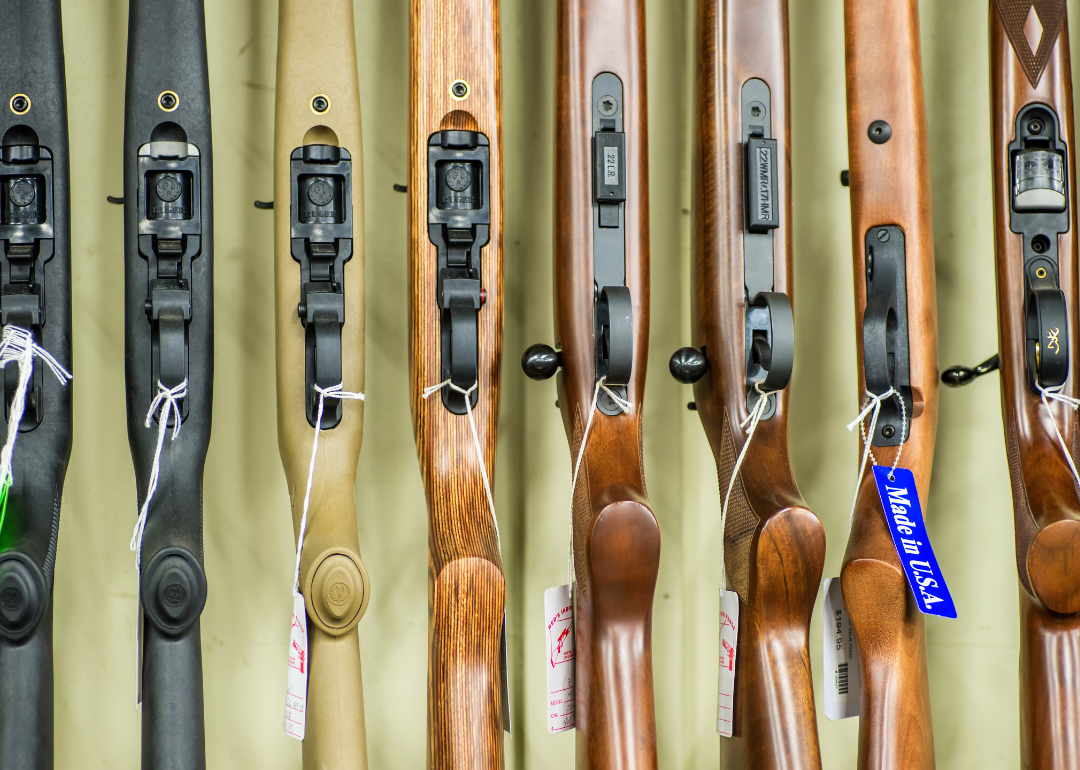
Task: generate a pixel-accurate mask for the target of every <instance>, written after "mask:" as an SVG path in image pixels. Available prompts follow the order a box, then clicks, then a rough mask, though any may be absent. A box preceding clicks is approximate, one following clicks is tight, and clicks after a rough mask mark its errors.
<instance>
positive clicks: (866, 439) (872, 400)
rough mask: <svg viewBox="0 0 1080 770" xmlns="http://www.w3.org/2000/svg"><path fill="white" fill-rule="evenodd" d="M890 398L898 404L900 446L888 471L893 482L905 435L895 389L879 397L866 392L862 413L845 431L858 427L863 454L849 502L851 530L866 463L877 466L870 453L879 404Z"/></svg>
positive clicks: (902, 410) (903, 409)
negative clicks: (867, 420)
mask: <svg viewBox="0 0 1080 770" xmlns="http://www.w3.org/2000/svg"><path fill="white" fill-rule="evenodd" d="M890 397H894V398H896V400H897V401H898V402H899V403H900V444H899V445H898V446H897V447H896V458H895V459H894V460H893V464H892V470H891V471H889V480H890V481H891V480H893V471H895V470H896V469H897V468H898V467H899V465H900V455H901V454H902V453H903V451H904V436H905V434H906V433H907V407H906V406H905V405H904V399H903V397H902V396H901V395H900V393H899V392H898V391H897V390H896V388H893V387H890V388H889V389H888V390H887V391H885V392H884V393H882V394H881V395H880V396H877V395H874V394H873V393H871V392H870V391H866V401H865V402H863V408H862V411H861V412H859V416H858V417H856V418H855V419H854V420H852V421H851V422H849V423H848V425H847V429H848V430H849V431H850V430H855V426H856V425H858V426H859V435H860V436H862V441H863V454H862V459H861V460H860V461H859V475H858V477H856V479H855V495H854V498H853V499H852V501H851V515H850V516H849V517H848V529H851V525H852V524H853V523H854V521H855V505H856V503H858V501H859V488H860V487H861V486H862V480H863V475H864V474H865V473H866V461H867V459H869V460H870V462H871V463H873V464H874V465H877V459H875V457H874V455H873V453H872V452H871V451H870V449H871V447H872V446H873V437H874V431H876V430H877V421H878V417H879V416H880V415H881V403H882V402H883V401H884V400H885V399H887V398H890ZM868 414H869V415H870V429H869V431H868V430H866V429H865V427H864V425H863V420H865V419H866V415H868Z"/></svg>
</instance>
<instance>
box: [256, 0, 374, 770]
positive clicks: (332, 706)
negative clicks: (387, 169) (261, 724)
mask: <svg viewBox="0 0 1080 770" xmlns="http://www.w3.org/2000/svg"><path fill="white" fill-rule="evenodd" d="M278 8H279V16H278V66H277V93H276V110H275V119H274V200H275V203H276V205H275V207H274V244H275V248H274V252H275V270H274V277H275V281H274V289H275V304H276V317H275V321H276V323H275V331H276V346H277V410H278V447H279V449H280V451H281V459H282V463H283V465H284V467H285V476H286V479H287V480H288V483H289V495H290V498H291V500H292V519H293V538H294V542H295V538H296V537H297V535H298V533H299V527H300V519H301V516H302V514H303V505H304V493H305V489H306V485H307V478H308V467H309V463H310V462H311V447H312V440H313V438H314V427H313V418H310V417H309V412H310V411H311V410H312V407H313V405H315V404H317V403H318V397H317V395H316V394H315V393H314V391H313V390H311V389H309V388H308V383H307V378H308V369H309V368H312V367H315V366H316V365H317V364H316V363H313V362H312V360H311V353H312V351H310V350H308V347H309V341H310V340H311V339H314V337H311V336H310V335H309V336H305V327H304V325H303V324H302V323H301V320H300V319H299V318H297V309H298V306H300V305H301V304H302V297H306V296H307V295H302V289H301V265H300V263H299V262H298V260H297V259H296V258H295V256H294V252H295V251H296V250H297V248H299V249H300V250H301V251H303V250H305V249H306V250H307V253H309V254H310V253H311V246H310V244H309V243H306V242H304V241H301V242H300V245H299V246H297V244H296V243H295V242H294V241H293V236H294V234H299V233H300V231H299V230H297V232H296V233H294V232H293V227H294V225H293V216H292V214H293V211H292V208H293V207H295V206H297V205H302V206H304V207H307V208H310V207H311V206H312V205H313V202H314V201H315V198H312V197H311V196H310V195H309V196H306V199H305V197H300V195H301V194H302V193H303V192H304V191H300V192H298V191H297V190H293V189H292V188H293V185H294V184H298V185H299V184H302V182H301V181H298V180H303V177H302V176H297V177H296V180H294V173H293V171H292V164H293V162H294V161H295V160H296V157H300V153H299V152H298V151H300V150H301V148H304V147H309V148H311V147H320V146H322V147H327V146H329V147H336V148H340V151H341V152H340V157H343V158H344V157H345V153H348V157H349V158H351V161H350V162H351V180H352V183H351V189H346V190H345V191H344V196H345V200H344V202H343V201H342V200H341V197H342V193H340V192H335V194H334V197H333V198H332V199H331V200H330V202H329V205H328V206H327V208H333V209H336V210H337V213H336V214H335V216H336V218H337V219H340V220H341V223H342V224H343V225H344V226H345V227H346V230H347V232H346V233H345V234H346V235H348V236H349V237H351V249H352V256H351V257H349V258H348V260H347V261H346V262H345V263H344V269H343V274H342V275H335V276H334V277H333V279H334V280H336V281H337V282H339V283H340V285H341V286H342V287H343V290H344V324H343V325H342V326H341V327H340V328H341V344H340V355H341V362H340V365H341V368H340V372H336V371H335V372H334V374H336V375H338V376H340V382H341V383H342V385H343V389H344V390H345V391H351V392H363V390H364V187H363V180H364V173H363V169H364V164H363V152H362V146H361V136H360V96H359V86H358V78H357V71H356V43H355V37H354V31H353V6H352V2H351V0H326V1H325V2H322V3H320V4H319V8H318V13H317V14H316V13H312V7H311V5H310V3H306V2H303V0H280V3H279V6H278ZM318 97H324V98H325V99H326V102H325V104H324V103H322V102H318V101H317V98H318ZM320 108H321V109H320ZM294 153H295V154H296V157H294ZM309 173H310V172H309ZM346 187H348V186H347V185H346ZM294 193H296V194H295V195H294ZM297 201H299V204H298V203H297ZM290 202H292V203H290ZM317 213H324V212H317ZM330 218H331V217H326V216H323V217H321V220H320V221H326V220H328V219H330ZM306 234H311V233H306ZM341 234H342V233H340V232H339V233H337V235H341ZM331 242H332V243H334V242H333V241H331ZM335 248H337V249H338V250H339V252H340V250H341V249H342V248H348V246H346V245H345V244H344V243H343V241H341V240H337V241H336V246H335ZM313 280H314V279H313ZM311 323H313V322H311V321H309V325H310V324H311ZM320 344H321V343H320ZM330 347H331V348H332V347H333V345H332V344H331V345H330ZM333 356H334V352H333V351H332V350H328V351H327V352H326V353H325V354H324V357H328V358H332V357H333ZM314 360H315V362H317V361H319V360H320V358H319V355H318V353H317V348H316V352H315V354H314ZM332 379H334V380H335V382H328V381H324V382H321V383H319V384H320V385H321V387H324V388H325V387H329V386H330V385H334V384H337V382H336V380H337V378H336V377H333V378H332ZM338 404H340V422H339V423H337V424H334V422H335V421H336V414H337V410H338ZM363 417H364V403H363V402H362V401H355V400H350V401H340V402H339V401H338V400H337V399H327V400H326V416H324V419H323V431H322V434H321V437H320V439H319V453H318V457H317V460H316V464H315V472H314V478H313V482H312V487H311V503H310V508H309V513H308V521H307V528H306V534H305V539H304V547H303V548H304V552H303V559H302V561H301V565H300V592H301V593H302V594H303V595H304V601H305V605H306V607H307V615H308V638H309V661H310V667H309V675H308V697H307V725H306V736H305V738H304V749H303V756H304V767H305V768H308V769H309V770H324V768H325V769H327V770H331V769H333V770H338V769H341V770H344V769H345V768H349V769H350V770H352V769H353V768H366V767H367V738H366V732H365V727H364V698H363V687H362V682H361V670H360V648H359V632H358V630H357V627H358V624H359V622H360V619H361V617H363V615H364V612H365V610H366V609H367V606H368V602H369V601H370V598H371V583H370V580H369V578H368V574H367V569H366V568H365V566H364V563H363V561H362V559H361V557H360V542H359V536H358V533H357V524H356V490H355V487H356V464H357V461H358V459H359V455H360V442H361V438H362V434H363Z"/></svg>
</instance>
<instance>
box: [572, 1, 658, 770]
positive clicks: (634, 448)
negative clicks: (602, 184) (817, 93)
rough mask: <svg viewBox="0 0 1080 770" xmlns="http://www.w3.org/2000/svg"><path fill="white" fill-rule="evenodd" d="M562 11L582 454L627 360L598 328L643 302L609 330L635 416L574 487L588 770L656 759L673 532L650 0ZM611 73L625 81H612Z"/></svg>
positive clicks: (615, 418)
mask: <svg viewBox="0 0 1080 770" xmlns="http://www.w3.org/2000/svg"><path fill="white" fill-rule="evenodd" d="M557 14H558V15H557V46H558V48H557V55H556V118H555V236H554V240H555V242H554V249H555V259H554V271H555V280H554V284H555V287H556V288H555V340H556V347H557V348H559V349H560V351H561V362H562V372H561V373H560V375H559V377H558V380H557V383H558V393H559V404H560V405H561V409H562V418H563V427H564V428H565V430H566V437H567V441H568V442H569V444H570V451H571V460H572V461H573V460H576V458H577V457H578V455H579V452H581V443H582V440H583V438H584V435H583V434H584V432H585V426H586V424H587V423H588V421H589V419H590V409H591V408H592V404H593V397H594V393H595V392H596V387H597V380H598V378H599V377H600V376H601V375H602V374H603V371H604V368H605V367H606V371H607V372H608V374H609V376H610V374H611V373H612V372H613V371H614V369H615V368H616V366H614V365H613V364H614V363H616V362H614V359H613V357H611V356H610V353H611V349H608V350H604V348H603V343H602V342H600V340H598V334H597V324H598V323H600V324H603V323H604V322H605V319H604V312H605V310H607V312H608V313H610V316H611V318H612V319H614V317H615V314H616V310H615V308H616V305H615V304H614V296H616V294H615V293H614V292H618V293H622V294H624V295H626V300H624V301H627V302H629V304H630V306H631V308H632V313H631V319H632V320H631V322H630V325H629V329H626V328H625V327H624V328H623V329H622V330H619V329H617V328H616V327H614V320H612V326H611V327H609V329H608V332H607V334H608V335H609V340H610V344H611V346H612V347H614V348H618V349H622V350H629V352H630V357H629V359H630V363H632V368H631V369H630V370H629V372H628V374H629V376H628V377H626V378H625V380H624V381H622V382H620V381H619V379H612V380H611V382H612V383H613V385H614V386H615V387H616V389H618V387H619V386H623V387H624V388H625V393H624V394H621V395H622V397H623V398H624V399H625V400H626V401H627V402H628V403H629V404H630V411H629V413H626V412H620V410H619V409H617V408H611V407H612V404H611V403H606V404H605V400H606V398H605V399H602V400H601V401H600V402H599V404H600V405H599V406H597V409H596V413H595V414H593V416H592V426H591V428H590V430H589V434H588V440H587V442H586V445H585V448H584V451H583V452H581V465H580V472H579V475H578V479H577V486H576V488H575V489H574V498H573V511H572V517H573V531H574V535H573V544H574V552H573V559H574V574H575V576H576V585H575V589H574V598H575V601H576V613H575V628H576V636H577V638H576V643H575V650H576V654H577V659H576V664H575V666H576V671H577V676H576V682H577V694H576V704H577V713H576V727H577V766H578V767H579V768H617V767H634V768H648V767H654V768H655V767H656V766H657V755H656V715H655V705H654V700H653V679H652V602H653V594H654V592H655V589H656V579H657V574H658V571H659V565H660V530H659V527H658V526H657V523H656V518H655V517H654V516H653V513H652V511H651V509H650V507H649V500H648V496H647V494H646V492H645V479H644V470H643V467H642V447H641V426H642V422H641V416H642V405H643V397H644V392H645V372H646V361H647V359H648V350H649V344H648V343H649V333H648V330H649V206H648V162H647V152H648V132H647V123H648V120H647V117H648V111H647V105H646V80H645V6H644V3H643V2H641V0H560V2H559V3H558V11H557ZM605 73H607V75H606V76H605ZM611 76H614V78H617V84H616V82H615V81H613V80H607V81H605V80H603V78H605V77H607V78H611ZM612 90H614V91H617V92H620V93H618V94H616V96H617V99H618V100H621V105H620V104H617V103H616V104H615V106H614V108H610V109H614V110H615V111H614V112H613V113H612V114H611V117H610V120H611V121H612V123H611V124H610V125H607V124H605V123H604V122H603V121H604V120H605V118H604V116H605V115H606V114H607V113H606V112H604V111H600V110H601V108H600V107H599V106H598V104H599V100H602V99H603V96H599V97H598V94H604V93H610V92H611V91H612ZM620 120H621V125H620V124H619V123H618V121H620ZM612 129H613V130H614V131H615V132H621V133H622V134H623V136H624V142H625V145H624V150H623V156H622V157H623V159H624V163H623V168H622V169H618V168H616V174H618V173H620V172H621V173H622V174H623V179H622V182H623V184H624V186H625V202H624V203H622V204H621V207H620V208H621V211H619V213H618V217H619V218H618V220H617V221H618V223H619V224H620V226H621V227H620V230H621V235H622V244H621V245H620V246H617V247H614V248H613V247H612V246H611V244H610V241H607V240H605V238H606V237H607V236H606V234H605V233H604V231H603V230H601V229H600V228H599V227H597V224H598V222H599V221H600V220H598V217H599V216H600V214H599V207H600V206H601V203H600V202H598V201H597V198H598V196H599V195H600V193H598V191H597V189H596V188H595V187H594V184H593V183H594V152H593V148H594V142H600V141H606V140H604V139H602V138H597V137H602V134H603V133H604V132H605V131H608V130H612ZM606 152H607V149H606V146H605V154H606ZM596 154H597V156H599V155H600V150H599V149H597V150H596ZM603 205H605V206H611V205H612V204H610V203H603ZM600 227H603V225H602V224H601V225H600ZM609 229H614V228H609ZM620 274H621V279H620ZM620 284H621V285H620ZM623 286H625V288H623ZM604 297H607V298H608V299H607V303H605V300H604ZM616 331H618V332H619V334H620V335H621V336H622V337H623V339H622V340H616V339H615V335H616ZM627 332H629V334H630V335H631V336H629V337H627V336H626V334H627ZM603 334H604V332H601V334H600V337H601V338H603ZM598 348H599V350H598ZM605 356H608V359H607V360H606V361H604V360H602V359H604V357H605ZM598 360H599V363H600V366H599V367H598Z"/></svg>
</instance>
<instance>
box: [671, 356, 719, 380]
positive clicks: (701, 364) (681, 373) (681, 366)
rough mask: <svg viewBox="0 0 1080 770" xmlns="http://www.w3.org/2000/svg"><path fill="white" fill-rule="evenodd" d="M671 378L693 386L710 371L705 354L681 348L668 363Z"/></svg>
mask: <svg viewBox="0 0 1080 770" xmlns="http://www.w3.org/2000/svg"><path fill="white" fill-rule="evenodd" d="M668 368H669V369H670V370H671V376H672V377H674V378H675V379H676V380H678V381H679V382H681V383H683V384H684V385H693V384H694V383H695V382H697V381H698V380H700V379H701V378H702V377H704V376H705V372H707V371H709V362H708V360H707V359H706V358H705V353H703V352H702V351H700V350H698V349H697V348H679V349H678V350H676V351H675V353H674V354H673V355H672V356H671V361H670V362H669V363H668Z"/></svg>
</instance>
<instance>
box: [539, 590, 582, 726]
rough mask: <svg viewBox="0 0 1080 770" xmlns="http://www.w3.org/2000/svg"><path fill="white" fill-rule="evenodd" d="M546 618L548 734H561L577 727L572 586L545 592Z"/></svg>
mask: <svg viewBox="0 0 1080 770" xmlns="http://www.w3.org/2000/svg"><path fill="white" fill-rule="evenodd" d="M544 616H545V618H546V619H547V623H546V628H545V630H546V631H547V652H548V654H547V696H548V732H549V733H552V734H554V733H561V732H563V731H565V730H571V729H573V727H574V712H575V708H576V702H575V681H574V666H575V663H574V602H573V599H572V597H571V594H570V586H568V585H565V586H556V587H555V588H549V589H548V590H546V591H544Z"/></svg>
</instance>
